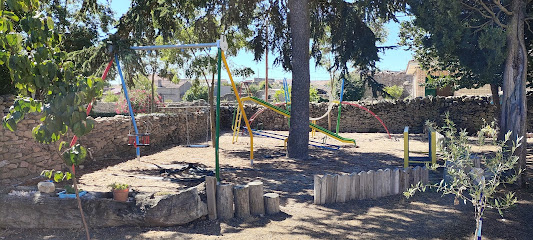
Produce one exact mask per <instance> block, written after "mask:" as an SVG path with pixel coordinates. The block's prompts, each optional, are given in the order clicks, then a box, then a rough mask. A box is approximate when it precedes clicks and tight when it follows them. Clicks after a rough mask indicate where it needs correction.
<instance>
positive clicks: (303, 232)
mask: <svg viewBox="0 0 533 240" xmlns="http://www.w3.org/2000/svg"><path fill="white" fill-rule="evenodd" d="M277 133H279V134H287V133H286V132H277ZM341 135H342V136H344V137H351V138H354V139H356V141H357V145H358V146H357V147H355V146H353V145H350V144H339V143H338V142H337V141H335V140H334V139H328V140H327V143H329V144H338V145H341V148H340V150H338V151H332V150H326V149H319V148H314V147H310V156H311V157H310V159H309V160H306V161H298V160H293V159H288V158H286V157H285V150H284V147H283V141H280V140H276V139H270V138H263V137H254V150H255V152H254V154H255V155H254V156H255V158H254V164H253V166H251V164H250V159H249V138H248V137H247V136H240V137H239V139H238V140H239V141H238V142H236V143H234V144H232V134H231V133H225V134H224V135H222V136H221V138H220V146H221V147H220V169H221V172H220V176H221V180H222V181H223V182H230V183H234V184H246V183H248V182H251V181H253V180H260V181H262V182H263V184H264V186H265V192H275V193H278V194H280V196H281V211H282V213H280V214H278V215H275V216H266V217H255V218H251V219H247V220H238V219H232V220H229V221H223V222H221V221H218V220H217V221H209V220H206V219H200V220H197V221H195V222H193V223H190V224H187V225H185V226H177V227H169V228H139V227H133V226H132V227H120V228H101V229H92V230H91V233H92V237H93V239H252V238H256V239H378V238H379V239H471V238H472V236H473V232H474V230H475V226H474V225H475V222H474V218H473V208H472V207H471V206H470V205H465V204H462V203H461V204H459V205H453V196H444V197H442V196H441V194H439V193H434V192H425V193H419V194H417V195H415V197H414V198H410V199H405V198H404V197H402V196H400V195H397V196H390V197H385V198H381V199H377V200H361V201H351V202H347V203H336V204H330V205H324V206H318V205H314V204H313V175H315V174H326V173H352V172H359V171H363V170H364V171H367V170H377V169H380V168H381V169H385V168H400V167H402V166H403V153H404V151H403V140H402V139H401V138H402V135H401V134H396V135H393V136H392V139H389V138H388V136H387V135H386V134H383V133H345V134H341ZM321 137H322V136H320V134H319V136H317V137H316V138H315V139H314V140H315V141H322V139H321ZM530 141H531V140H530ZM528 145H529V147H528V149H531V146H530V145H531V143H529V144H528ZM410 149H411V151H412V154H411V155H412V156H422V155H423V153H422V152H427V151H428V145H427V139H424V137H423V135H413V136H412V137H411V139H410ZM143 150H148V151H142V152H144V154H145V155H144V156H143V157H141V159H140V161H138V160H136V159H132V158H133V156H119V157H117V158H114V159H109V160H105V161H100V162H92V163H90V164H87V167H85V168H84V169H83V170H81V174H82V176H81V179H80V182H81V188H83V189H84V190H88V191H108V190H109V189H108V187H107V185H109V184H111V183H113V182H124V183H128V184H130V185H131V186H132V188H133V189H134V190H135V191H140V192H176V191H179V190H182V189H185V188H187V187H190V186H196V185H199V187H200V189H202V188H203V184H202V181H201V179H200V177H201V176H205V175H206V174H207V173H211V171H209V170H213V168H214V166H215V160H214V149H213V148H212V147H207V148H190V147H185V146H174V147H170V148H168V149H163V150H159V151H155V150H149V149H143ZM490 150H493V148H491V147H483V148H480V147H477V146H474V151H477V152H489V151H490ZM150 151H152V152H153V153H150ZM528 156H529V157H531V156H533V154H531V153H529V151H528ZM189 164H193V165H189ZM530 165H531V164H530ZM186 166H190V167H193V169H194V170H196V171H191V170H189V171H184V172H179V169H183V168H185V167H186ZM440 177H441V173H437V172H434V173H432V174H431V179H432V180H433V181H436V180H437V179H438V178H440ZM517 196H518V199H519V202H518V204H517V205H516V206H515V207H513V208H512V209H510V210H507V211H505V212H504V214H505V215H504V218H502V217H500V216H499V215H498V213H497V212H496V211H492V210H489V211H487V213H486V216H485V217H484V222H483V236H484V238H485V239H533V221H532V220H533V214H532V213H533V191H532V190H531V188H526V189H520V190H519V192H518V193H517ZM84 238H85V235H84V232H83V230H81V229H80V230H71V231H63V230H45V229H37V230H29V231H28V230H20V229H4V230H2V229H0V239H84Z"/></svg>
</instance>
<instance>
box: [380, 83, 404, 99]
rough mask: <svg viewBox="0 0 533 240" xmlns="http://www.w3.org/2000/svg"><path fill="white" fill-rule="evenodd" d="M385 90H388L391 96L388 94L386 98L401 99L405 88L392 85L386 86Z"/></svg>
mask: <svg viewBox="0 0 533 240" xmlns="http://www.w3.org/2000/svg"><path fill="white" fill-rule="evenodd" d="M383 90H384V91H385V92H387V93H388V94H389V95H390V97H389V96H386V98H392V99H399V98H400V97H401V96H402V93H403V88H402V87H400V86H396V85H394V86H390V87H384V88H383Z"/></svg>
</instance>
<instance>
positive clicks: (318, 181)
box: [313, 175, 322, 205]
mask: <svg viewBox="0 0 533 240" xmlns="http://www.w3.org/2000/svg"><path fill="white" fill-rule="evenodd" d="M313 182H314V197H315V199H314V203H315V204H317V205H320V204H322V203H320V196H321V195H322V193H321V190H322V177H320V175H315V176H314V177H313Z"/></svg>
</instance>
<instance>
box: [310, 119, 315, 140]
mask: <svg viewBox="0 0 533 240" xmlns="http://www.w3.org/2000/svg"><path fill="white" fill-rule="evenodd" d="M311 122H312V123H313V124H316V120H313V121H311ZM315 134H316V130H315V129H314V128H311V137H315Z"/></svg>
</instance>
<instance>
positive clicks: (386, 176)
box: [382, 168, 391, 197]
mask: <svg viewBox="0 0 533 240" xmlns="http://www.w3.org/2000/svg"><path fill="white" fill-rule="evenodd" d="M382 174H383V177H382V179H383V182H382V183H383V184H382V187H383V194H382V195H383V197H386V196H390V195H391V170H390V169H388V168H387V169H385V170H384V171H383V173H382Z"/></svg>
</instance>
